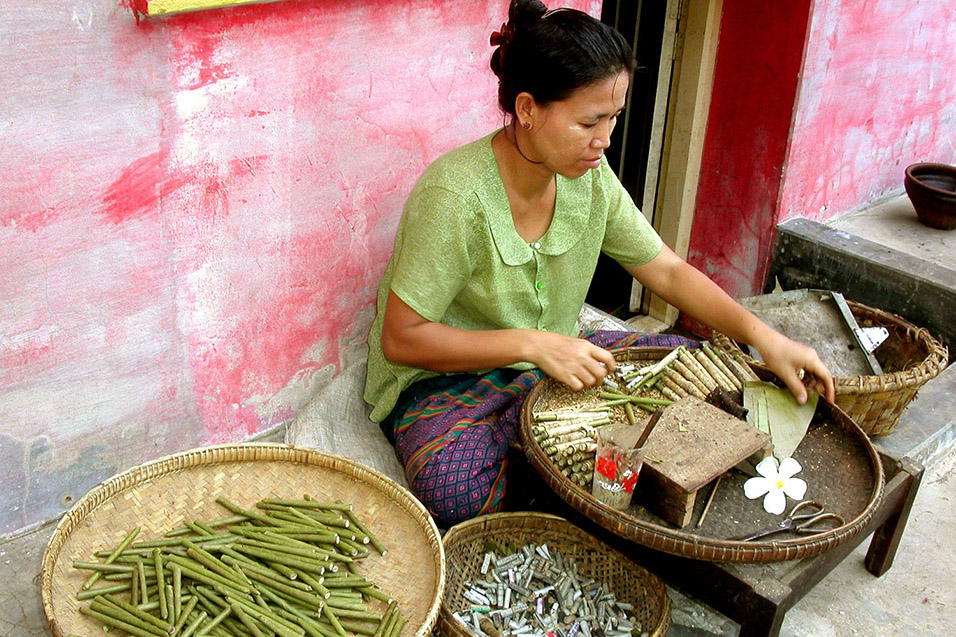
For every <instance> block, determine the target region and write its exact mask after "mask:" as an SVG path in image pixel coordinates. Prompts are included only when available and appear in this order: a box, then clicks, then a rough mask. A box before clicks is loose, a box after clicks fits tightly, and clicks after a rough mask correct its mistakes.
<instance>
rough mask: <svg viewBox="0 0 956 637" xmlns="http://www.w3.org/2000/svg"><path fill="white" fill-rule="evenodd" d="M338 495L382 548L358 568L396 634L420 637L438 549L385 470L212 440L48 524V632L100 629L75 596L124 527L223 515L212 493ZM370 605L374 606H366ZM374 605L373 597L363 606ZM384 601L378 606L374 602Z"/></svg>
mask: <svg viewBox="0 0 956 637" xmlns="http://www.w3.org/2000/svg"><path fill="white" fill-rule="evenodd" d="M303 495H310V496H314V497H316V498H317V499H319V500H323V499H326V500H328V499H332V500H341V501H342V502H347V503H350V504H352V505H353V510H354V512H355V514H356V515H357V516H359V518H360V519H362V521H363V522H364V523H365V525H366V526H367V527H368V529H369V530H370V531H371V532H372V533H373V534H375V535H376V536H377V537H378V538H379V540H381V542H382V543H383V544H384V545H385V546H386V547H387V548H388V549H389V550H388V552H387V553H386V554H385V555H384V556H381V555H379V554H378V553H376V552H374V551H373V552H372V554H371V555H370V556H369V557H367V558H365V559H363V560H362V562H361V570H362V573H363V574H364V575H367V576H368V578H369V579H370V580H371V581H372V582H374V583H375V585H376V586H377V587H378V588H379V589H380V590H381V591H382V592H384V593H386V594H387V595H390V596H391V597H392V598H393V599H395V600H396V602H397V603H398V605H399V608H400V609H401V612H402V616H403V617H404V618H405V619H406V624H405V628H404V630H403V631H402V633H403V634H404V635H416V636H417V637H423V636H424V635H428V634H429V633H430V632H431V631H432V629H433V628H434V626H435V623H436V621H437V618H438V610H439V607H440V605H441V596H442V592H443V591H444V583H445V553H444V549H443V546H442V543H441V537H440V536H439V533H438V529H437V527H436V526H435V523H434V522H433V521H432V518H431V516H430V515H429V514H428V512H427V511H426V510H425V508H424V507H423V506H422V504H421V503H420V502H419V501H418V500H416V499H415V498H414V497H413V496H412V495H411V493H409V492H408V491H407V490H406V489H404V488H403V487H401V486H400V485H398V484H397V483H395V482H394V481H393V480H391V479H389V478H388V477H386V476H384V475H382V474H380V473H378V472H377V471H374V470H372V469H369V468H368V467H365V466H363V465H360V464H358V463H355V462H353V461H351V460H348V459H347V458H343V457H341V456H336V455H333V454H329V453H324V452H320V451H314V450H310V449H304V448H301V447H291V446H288V445H280V444H238V445H217V446H211V447H203V448H200V449H195V450H192V451H186V452H183V453H178V454H175V455H171V456H167V457H165V458H160V459H158V460H155V461H152V462H149V463H146V464H143V465H140V466H138V467H135V468H133V469H130V470H128V471H125V472H123V473H120V474H118V475H116V476H114V477H112V478H110V479H109V480H106V481H105V482H102V483H101V484H99V485H98V486H96V487H94V488H93V489H92V490H91V491H90V492H89V493H87V494H86V495H85V496H83V497H82V498H81V499H80V500H79V501H78V502H77V503H76V505H74V506H73V508H72V509H70V510H69V511H68V512H67V513H66V514H65V515H64V516H63V518H62V519H61V520H60V522H59V524H57V527H56V529H55V530H54V532H53V536H52V537H51V538H50V541H49V543H48V545H47V548H46V551H45V553H44V555H43V563H42V570H41V579H42V596H43V611H44V613H45V614H46V617H47V620H48V621H49V624H50V628H51V630H52V632H53V635H54V636H55V637H64V636H66V635H78V636H87V635H102V634H103V627H102V625H100V624H98V623H97V622H96V621H95V620H93V619H90V618H89V617H87V616H85V615H82V614H80V612H79V607H80V605H81V604H83V602H79V601H77V599H76V593H77V592H78V591H79V590H80V588H81V586H82V585H83V583H84V581H85V580H86V578H87V576H88V575H89V573H88V572H85V573H84V572H83V571H79V570H76V569H74V568H73V567H72V563H73V561H74V560H79V561H93V560H92V556H93V554H94V553H95V552H96V551H100V550H108V549H113V548H114V547H116V546H117V545H118V544H119V543H120V542H121V541H122V540H123V538H124V537H125V536H126V535H127V534H128V533H129V532H130V531H131V530H132V529H133V528H134V527H137V526H138V527H141V528H142V531H141V533H140V535H139V536H138V537H137V539H138V540H139V539H144V540H145V539H153V538H157V537H160V536H162V535H163V534H164V533H165V532H167V531H169V530H171V529H175V528H179V527H181V526H182V525H183V522H184V521H195V520H206V521H209V520H213V519H218V518H222V517H225V516H226V515H229V512H227V511H225V510H224V509H223V508H222V507H221V506H220V505H219V504H217V503H216V502H215V500H216V498H217V497H219V496H222V497H224V498H226V499H228V500H230V501H232V502H234V503H235V504H237V505H239V506H241V507H244V508H249V509H252V508H255V503H256V502H258V501H259V500H261V499H263V498H270V497H273V498H287V499H295V498H302V497H303ZM373 603H374V604H373ZM375 604H381V602H378V601H377V600H372V602H370V603H369V608H370V609H372V608H373V607H374V608H375V609H376V610H377V611H380V610H382V609H379V608H377V607H375V606H374V605H375ZM383 608H384V605H383Z"/></svg>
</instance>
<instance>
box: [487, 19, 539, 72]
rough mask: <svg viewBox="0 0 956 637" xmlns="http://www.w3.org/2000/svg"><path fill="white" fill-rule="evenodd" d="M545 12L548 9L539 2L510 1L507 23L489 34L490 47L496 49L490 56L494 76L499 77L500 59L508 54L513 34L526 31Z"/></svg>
mask: <svg viewBox="0 0 956 637" xmlns="http://www.w3.org/2000/svg"><path fill="white" fill-rule="evenodd" d="M547 12H548V8H547V7H546V6H544V3H542V2H540V0H511V6H510V7H509V8H508V21H507V22H505V23H504V24H502V25H501V28H500V29H499V30H497V31H495V32H493V33H492V34H491V39H490V42H491V45H492V46H496V47H498V48H497V49H495V51H494V52H493V53H492V54H491V70H492V71H494V73H495V75H497V76H498V77H501V64H502V58H504V56H505V54H506V53H507V52H508V47H509V46H510V45H511V41H512V40H513V39H514V36H515V33H516V32H519V31H523V30H524V29H527V28H528V27H530V26H531V25H533V24H534V23H535V22H537V21H538V20H540V19H541V16H543V15H544V14H545V13H547Z"/></svg>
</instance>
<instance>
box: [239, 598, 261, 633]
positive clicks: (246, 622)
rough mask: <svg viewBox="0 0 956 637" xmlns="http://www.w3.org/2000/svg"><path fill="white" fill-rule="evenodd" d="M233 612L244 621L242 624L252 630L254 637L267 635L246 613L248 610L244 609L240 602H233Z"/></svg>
mask: <svg viewBox="0 0 956 637" xmlns="http://www.w3.org/2000/svg"><path fill="white" fill-rule="evenodd" d="M232 614H233V615H235V616H236V617H238V618H239V621H241V622H242V625H243V626H245V627H246V628H247V629H248V630H249V632H251V633H252V634H253V635H254V637H266V636H265V635H264V634H263V633H262V631H261V630H259V628H258V626H256V624H255V622H254V621H253V620H252V618H251V617H249V615H247V614H246V611H244V610H242V607H241V606H239V604H237V603H235V602H233V604H232Z"/></svg>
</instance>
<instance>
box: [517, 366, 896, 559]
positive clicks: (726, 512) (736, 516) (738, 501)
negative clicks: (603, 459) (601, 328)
mask: <svg viewBox="0 0 956 637" xmlns="http://www.w3.org/2000/svg"><path fill="white" fill-rule="evenodd" d="M670 351H671V350H670V349H667V348H661V347H629V348H624V349H619V350H614V352H613V353H614V355H615V358H616V359H617V360H618V361H621V362H627V361H645V362H653V361H657V360H660V359H661V358H663V357H664V356H666V355H667V354H668V353H669V352H670ZM754 369H755V371H757V373H758V375H760V376H761V377H762V378H763V379H764V380H768V381H770V380H773V379H774V376H773V374H771V373H770V371H769V370H767V369H766V368H764V367H762V366H759V365H755V366H754ZM587 391H591V390H585V392H578V394H586V392H587ZM569 393H570V391H569V390H567V389H566V388H565V387H564V386H563V385H560V384H559V383H557V382H555V381H553V380H551V379H548V378H545V379H543V380H542V381H540V382H539V383H538V384H537V385H535V387H534V388H533V389H532V390H531V392H530V393H529V395H528V398H527V400H526V401H525V403H524V406H523V408H522V413H521V428H520V434H521V444H522V447H523V448H524V452H525V455H526V456H527V457H528V460H529V462H530V463H531V465H532V466H533V467H534V468H535V469H536V470H537V472H538V473H539V474H540V475H541V477H542V479H543V480H544V482H545V483H546V484H548V486H550V487H551V488H552V489H553V490H554V492H555V493H556V494H557V495H558V496H560V497H561V499H562V500H564V501H565V502H567V503H568V504H569V505H570V506H571V507H573V508H574V509H576V510H577V511H579V512H580V513H582V514H583V515H585V516H586V517H588V518H589V519H590V520H592V521H594V522H596V523H597V524H599V525H601V526H602V527H604V528H605V529H607V530H609V531H611V532H612V533H615V534H616V535H618V536H620V537H623V538H625V539H628V540H631V541H633V542H636V543H638V544H640V545H642V546H647V547H649V548H652V549H655V550H659V551H663V552H665V553H672V554H674V555H682V556H685V557H691V558H694V559H699V560H707V561H714V562H747V563H757V562H778V561H785V560H793V559H801V558H806V557H811V556H814V555H818V554H820V553H823V552H825V551H827V550H829V549H832V548H835V547H836V546H838V545H840V544H841V543H843V542H844V541H846V540H848V539H849V538H851V537H853V536H855V535H856V534H858V533H859V532H861V531H862V530H863V529H864V527H865V526H866V525H867V523H868V522H869V521H870V519H871V518H872V517H873V514H874V513H875V512H876V509H877V508H878V507H879V504H880V502H881V501H882V498H883V488H884V480H883V466H882V464H881V462H880V457H879V454H877V452H876V450H875V449H874V448H873V444H872V443H871V442H870V440H869V438H868V437H867V436H866V434H864V433H863V431H862V430H861V429H860V428H859V427H858V426H857V425H856V423H854V422H853V421H852V420H850V418H848V417H847V415H846V414H845V413H843V412H842V411H840V410H839V409H838V408H836V407H834V406H833V405H830V404H829V403H827V402H825V401H822V400H821V401H820V402H819V403H818V405H817V411H816V414H815V415H814V418H813V422H811V424H810V429H809V430H808V432H807V435H806V437H805V438H804V439H803V442H801V444H800V446H799V447H798V448H797V450H796V451H795V452H794V454H793V455H794V457H795V458H796V459H797V460H798V461H799V462H800V464H801V465H802V466H803V473H801V474H800V475H801V477H803V478H804V479H806V481H807V482H808V483H809V484H810V490H808V496H807V497H810V498H815V499H819V500H820V501H821V502H825V503H826V504H827V507H828V509H830V510H831V511H833V512H834V513H838V514H839V515H841V516H842V517H843V519H844V520H846V522H845V523H844V524H842V525H840V526H838V527H836V528H833V529H830V530H827V531H824V532H822V533H818V534H815V535H807V536H792V535H791V536H789V537H786V536H780V535H771V536H768V539H766V540H758V541H751V542H740V541H736V540H733V539H727V538H732V537H736V536H739V535H741V534H744V533H751V532H753V531H757V530H759V529H764V528H767V527H769V526H772V525H775V524H777V523H778V522H780V518H779V517H778V516H772V515H770V514H768V513H766V512H765V511H763V509H762V507H761V506H760V504H759V501H757V500H747V499H746V498H745V497H744V495H743V483H744V481H745V480H746V478H747V477H749V476H747V475H745V474H744V473H742V472H740V471H730V472H727V473H726V474H724V479H723V480H722V482H721V486H720V488H719V489H718V490H717V493H716V494H715V495H716V497H715V498H714V499H713V503H712V505H711V509H710V512H709V514H708V515H707V516H703V511H702V509H703V506H704V500H705V498H697V506H696V508H695V512H694V515H693V517H692V522H693V521H699V519H700V518H701V517H706V522H704V523H702V524H701V525H696V524H693V523H692V524H689V525H688V526H687V527H685V528H680V529H679V528H676V527H674V526H673V525H671V524H669V523H668V522H665V521H664V520H662V519H661V518H659V517H658V516H656V515H654V514H653V513H651V512H650V511H648V510H647V509H645V508H644V507H642V506H640V505H639V504H637V503H632V504H631V507H630V508H629V509H628V510H626V511H618V510H616V509H613V508H611V507H609V506H607V505H606V504H604V503H602V502H600V501H599V500H598V499H597V498H595V497H594V496H593V495H591V492H590V491H589V490H585V489H583V488H581V487H580V486H578V485H576V484H575V483H573V482H572V481H571V480H570V479H568V477H567V476H565V475H564V474H563V473H562V472H561V470H560V469H559V468H558V466H557V465H555V464H554V462H553V461H552V460H551V458H550V457H549V456H548V454H547V453H546V452H545V451H544V450H543V449H542V448H541V446H540V445H539V444H538V442H537V441H536V440H535V437H534V434H533V432H532V423H533V412H534V411H535V410H536V409H541V408H544V409H545V410H547V409H552V408H553V406H552V405H553V404H555V403H558V404H561V403H563V401H565V400H566V399H567V395H568V394H569ZM621 420H623V417H622V418H621ZM640 487H641V482H640V479H639V480H638V490H639V489H640ZM637 496H638V492H637V491H635V498H637ZM781 538H782V539H781Z"/></svg>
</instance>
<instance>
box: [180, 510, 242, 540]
mask: <svg viewBox="0 0 956 637" xmlns="http://www.w3.org/2000/svg"><path fill="white" fill-rule="evenodd" d="M248 519H249V518H247V517H246V516H244V515H231V516H229V517H227V518H221V519H219V520H213V521H212V522H205V523H204V524H205V526H207V527H209V528H211V529H215V528H216V527H217V526H227V525H229V524H236V523H237V522H245V521H246V520H248ZM190 533H192V529H190V528H189V527H184V528H181V529H175V530H172V531H170V532H169V533H166V534H165V536H164V537H176V536H179V535H189V534H190Z"/></svg>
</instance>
